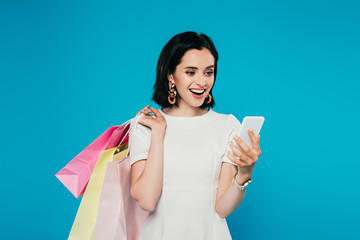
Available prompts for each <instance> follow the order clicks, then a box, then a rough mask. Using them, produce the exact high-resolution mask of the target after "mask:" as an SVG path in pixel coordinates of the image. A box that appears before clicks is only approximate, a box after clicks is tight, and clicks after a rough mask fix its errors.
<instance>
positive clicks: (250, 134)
mask: <svg viewBox="0 0 360 240" xmlns="http://www.w3.org/2000/svg"><path fill="white" fill-rule="evenodd" d="M248 132H249V136H250V139H251V143H252V145H253V149H254V150H255V151H256V152H258V151H259V148H260V147H259V144H258V141H257V140H256V137H255V134H254V132H253V131H252V129H251V128H249V130H248Z"/></svg>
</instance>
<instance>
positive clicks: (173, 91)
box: [168, 81, 176, 105]
mask: <svg viewBox="0 0 360 240" xmlns="http://www.w3.org/2000/svg"><path fill="white" fill-rule="evenodd" d="M174 87H175V82H174V81H171V82H169V89H170V91H169V96H168V101H169V103H170V104H172V105H173V104H175V102H176V91H175V89H174ZM171 98H173V100H171Z"/></svg>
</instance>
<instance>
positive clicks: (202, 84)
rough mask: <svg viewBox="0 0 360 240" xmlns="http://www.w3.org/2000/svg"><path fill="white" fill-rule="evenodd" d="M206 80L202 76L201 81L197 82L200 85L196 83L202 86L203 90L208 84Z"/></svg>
mask: <svg viewBox="0 0 360 240" xmlns="http://www.w3.org/2000/svg"><path fill="white" fill-rule="evenodd" d="M205 80H206V79H205V77H204V76H200V77H199V79H198V80H197V81H199V82H200V84H199V83H197V82H196V84H198V85H200V86H201V87H202V88H204V87H205V84H206V82H205Z"/></svg>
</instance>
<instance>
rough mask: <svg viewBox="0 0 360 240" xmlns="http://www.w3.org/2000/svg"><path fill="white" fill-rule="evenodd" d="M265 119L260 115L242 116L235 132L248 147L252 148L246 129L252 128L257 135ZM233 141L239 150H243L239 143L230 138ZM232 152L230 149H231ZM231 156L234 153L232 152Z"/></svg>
mask: <svg viewBox="0 0 360 240" xmlns="http://www.w3.org/2000/svg"><path fill="white" fill-rule="evenodd" d="M264 121H265V118H264V117H262V116H247V117H244V119H243V121H242V124H241V127H240V131H239V132H238V133H237V134H236V135H237V136H238V137H239V138H240V139H241V140H243V142H244V143H245V144H246V145H248V146H249V148H250V149H252V142H251V138H250V135H249V132H248V129H249V128H251V130H253V132H254V134H255V137H257V136H258V135H259V133H260V129H261V127H262V125H263V123H264ZM232 141H233V143H234V144H235V146H236V147H237V148H239V149H240V151H241V152H244V151H243V150H242V148H241V147H240V146H239V144H238V143H237V142H236V141H235V139H233V140H232ZM231 152H232V151H231ZM232 154H233V156H235V155H234V153H233V152H232Z"/></svg>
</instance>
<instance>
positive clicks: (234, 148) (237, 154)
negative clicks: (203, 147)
mask: <svg viewBox="0 0 360 240" xmlns="http://www.w3.org/2000/svg"><path fill="white" fill-rule="evenodd" d="M229 146H230V149H231V150H232V155H233V156H234V157H238V158H241V159H245V156H246V154H245V153H242V152H241V151H240V149H239V148H238V147H237V146H236V145H235V144H234V143H233V142H232V141H231V142H229Z"/></svg>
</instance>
